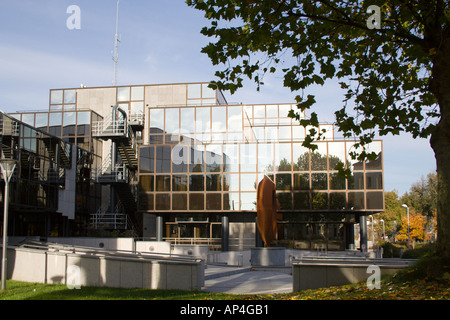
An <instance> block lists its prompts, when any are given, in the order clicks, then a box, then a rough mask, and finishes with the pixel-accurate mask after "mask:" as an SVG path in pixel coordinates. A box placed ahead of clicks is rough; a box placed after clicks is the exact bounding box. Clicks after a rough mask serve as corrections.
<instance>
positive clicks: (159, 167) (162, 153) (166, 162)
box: [155, 146, 171, 173]
mask: <svg viewBox="0 0 450 320" xmlns="http://www.w3.org/2000/svg"><path fill="white" fill-rule="evenodd" d="M170 166H171V148H170V146H160V147H156V169H155V172H158V173H169V172H170Z"/></svg>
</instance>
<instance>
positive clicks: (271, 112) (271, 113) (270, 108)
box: [266, 105, 278, 118]
mask: <svg viewBox="0 0 450 320" xmlns="http://www.w3.org/2000/svg"><path fill="white" fill-rule="evenodd" d="M266 117H267V118H278V105H267V106H266Z"/></svg>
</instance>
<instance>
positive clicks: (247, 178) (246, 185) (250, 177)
mask: <svg viewBox="0 0 450 320" xmlns="http://www.w3.org/2000/svg"><path fill="white" fill-rule="evenodd" d="M255 190H256V174H254V173H250V174H249V173H243V174H241V191H255Z"/></svg>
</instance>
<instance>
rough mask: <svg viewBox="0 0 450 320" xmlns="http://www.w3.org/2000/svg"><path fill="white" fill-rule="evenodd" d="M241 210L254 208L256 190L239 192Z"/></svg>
mask: <svg viewBox="0 0 450 320" xmlns="http://www.w3.org/2000/svg"><path fill="white" fill-rule="evenodd" d="M241 210H256V192H251V193H248V192H243V193H241Z"/></svg>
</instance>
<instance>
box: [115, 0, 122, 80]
mask: <svg viewBox="0 0 450 320" xmlns="http://www.w3.org/2000/svg"><path fill="white" fill-rule="evenodd" d="M119 42H120V40H119V0H117V15H116V35H115V37H114V56H113V61H114V80H113V86H116V85H117V64H118V62H119Z"/></svg>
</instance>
